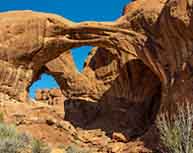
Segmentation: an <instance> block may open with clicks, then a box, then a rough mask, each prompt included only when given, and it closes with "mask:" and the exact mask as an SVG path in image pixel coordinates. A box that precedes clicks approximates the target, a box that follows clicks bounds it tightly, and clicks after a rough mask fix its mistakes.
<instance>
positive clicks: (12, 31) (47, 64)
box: [0, 0, 193, 127]
mask: <svg viewBox="0 0 193 153" xmlns="http://www.w3.org/2000/svg"><path fill="white" fill-rule="evenodd" d="M124 12H125V14H124V15H123V16H122V17H120V18H119V19H118V20H117V21H115V22H113V23H105V22H100V23H99V22H82V23H74V22H71V21H69V20H66V19H64V18H63V17H59V16H56V15H51V14H44V13H37V12H36V13H35V12H30V11H24V12H23V11H19V12H9V13H2V14H0V23H1V26H0V27H1V28H0V29H1V30H0V32H1V37H0V71H1V74H2V75H1V80H0V81H1V87H0V91H2V92H6V93H8V94H10V95H12V96H13V97H14V98H18V99H20V100H24V99H25V98H24V97H26V95H27V88H28V87H29V85H30V84H31V82H33V80H36V79H37V77H38V75H39V74H41V73H42V72H44V71H48V72H49V73H52V74H53V75H54V76H55V78H56V80H57V81H58V82H59V84H60V86H61V88H62V89H63V93H64V94H65V95H66V96H67V97H68V100H69V101H73V100H74V99H76V100H77V99H79V100H81V101H85V102H93V103H95V102H99V101H102V102H103V100H104V99H105V98H104V95H105V93H108V91H111V92H112V91H113V92H112V94H111V95H113V94H115V95H116V97H118V98H122V97H124V96H123V95H124V94H123V93H125V90H129V91H128V92H130V93H131V95H132V96H131V97H132V98H131V99H132V101H133V102H136V101H138V100H139V99H140V100H141V99H146V98H147V97H148V96H150V95H151V94H152V93H153V91H159V92H158V93H157V92H155V95H153V97H154V96H157V95H160V96H158V97H159V98H158V99H155V100H154V101H155V103H156V102H157V100H158V101H161V106H163V107H162V108H163V109H162V110H164V109H171V110H175V107H174V104H175V103H178V102H184V101H191V100H192V98H193V97H192V96H193V94H192V90H193V89H192V86H191V84H192V82H193V79H192V78H193V77H192V74H193V63H192V48H193V43H192V23H193V22H192V3H190V1H188V0H162V1H160V0H149V1H147V0H143V1H142V0H137V1H134V2H133V3H131V4H129V5H128V6H127V7H126V8H125V11H124ZM13 16H14V18H13ZM84 45H92V46H97V48H94V49H93V51H92V52H91V54H90V56H89V58H88V59H87V60H86V63H85V68H84V71H83V73H77V72H76V70H75V69H74V68H73V67H72V64H68V62H69V61H67V62H66V61H65V60H66V59H67V58H66V59H65V56H68V57H69V58H68V59H70V54H68V55H65V54H67V50H69V49H71V48H73V47H80V46H84ZM105 54H107V55H105ZM64 59H65V60H64ZM101 59H104V60H103V61H100V60H101ZM136 60H137V61H140V62H133V61H136ZM57 63H58V64H57ZM62 63H63V64H62ZM132 63H134V64H132ZM128 64H129V65H131V66H129V69H128V68H126V69H125V67H127V65H128ZM53 65H55V66H54V67H53ZM56 65H57V66H58V68H57V66H56ZM62 65H66V66H62ZM124 70H125V71H124ZM123 72H124V75H125V74H127V75H126V76H127V77H128V75H130V76H131V77H130V78H129V80H130V81H131V80H132V81H131V82H132V83H134V82H135V81H142V80H143V79H142V78H144V79H146V81H142V83H141V84H135V83H134V85H136V86H135V87H134V88H131V85H129V86H128V85H127V84H126V87H125V86H124V87H123V88H122V87H118V88H115V89H116V90H111V89H112V87H113V83H114V81H115V80H116V79H117V78H119V77H120V76H121V74H122V73H123ZM134 74H138V75H136V76H135V77H134V79H132V78H133V75H134ZM124 75H123V76H124ZM124 79H125V77H123V80H124ZM123 80H122V81H123ZM152 80H153V81H152ZM118 82H119V81H118ZM123 82H124V81H123ZM132 83H131V84H132ZM118 85H120V83H118ZM124 85H125V84H124ZM132 87H133V86H132ZM15 89H16V90H15ZM133 89H135V90H137V91H140V90H141V89H147V90H144V91H143V92H137V95H135V92H134V91H135V90H133ZM120 91H121V92H120ZM117 93H119V94H117ZM159 93H160V94H159ZM150 97H151V96H150ZM103 98H104V99H103ZM111 100H112V99H111ZM24 101H25V100H24ZM107 101H108V100H107ZM151 104H152V103H151ZM128 105H129V106H130V108H132V106H133V105H132V102H131V103H129V104H128ZM151 107H152V105H150V106H149V107H148V108H147V112H148V111H149V110H150V112H151V109H152V108H151ZM128 111H129V110H128ZM137 121H139V123H138V122H137ZM137 121H136V123H137V124H136V126H137V127H140V126H139V125H140V124H141V122H142V121H140V120H137Z"/></svg>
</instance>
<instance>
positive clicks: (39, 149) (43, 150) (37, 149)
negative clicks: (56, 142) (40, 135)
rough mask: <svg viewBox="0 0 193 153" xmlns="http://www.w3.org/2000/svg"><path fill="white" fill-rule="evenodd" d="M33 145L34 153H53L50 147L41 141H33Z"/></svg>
mask: <svg viewBox="0 0 193 153" xmlns="http://www.w3.org/2000/svg"><path fill="white" fill-rule="evenodd" d="M31 145H32V153H50V152H51V149H50V147H49V146H48V145H47V144H45V143H44V142H42V141H40V140H37V139H33V140H32V144H31Z"/></svg>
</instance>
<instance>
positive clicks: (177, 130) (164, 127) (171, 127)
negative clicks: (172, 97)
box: [156, 103, 193, 153]
mask: <svg viewBox="0 0 193 153" xmlns="http://www.w3.org/2000/svg"><path fill="white" fill-rule="evenodd" d="M168 114H169V112H167V113H165V114H162V115H159V117H158V118H157V122H156V124H157V127H158V129H159V131H160V138H161V141H162V143H163V144H164V146H166V148H167V149H168V152H169V153H193V131H192V125H193V105H191V104H190V103H186V104H185V105H184V106H180V105H179V106H178V107H177V113H176V115H175V116H173V117H172V118H171V116H169V115H168Z"/></svg>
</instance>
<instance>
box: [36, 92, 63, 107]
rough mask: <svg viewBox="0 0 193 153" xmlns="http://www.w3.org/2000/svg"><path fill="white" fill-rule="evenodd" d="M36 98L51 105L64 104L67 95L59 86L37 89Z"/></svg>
mask: <svg viewBox="0 0 193 153" xmlns="http://www.w3.org/2000/svg"><path fill="white" fill-rule="evenodd" d="M35 100H36V101H43V102H46V103H48V104H49V105H63V104H64V100H65V97H64V96H63V94H62V92H61V90H60V89H58V88H53V89H38V90H36V95H35Z"/></svg>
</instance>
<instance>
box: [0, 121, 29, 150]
mask: <svg viewBox="0 0 193 153" xmlns="http://www.w3.org/2000/svg"><path fill="white" fill-rule="evenodd" d="M29 142H30V138H29V137H28V136H27V135H26V134H23V133H22V134H19V133H17V131H16V128H15V126H8V125H5V124H3V123H0V153H20V152H21V151H22V150H25V149H26V148H27V147H28V145H29Z"/></svg>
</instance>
